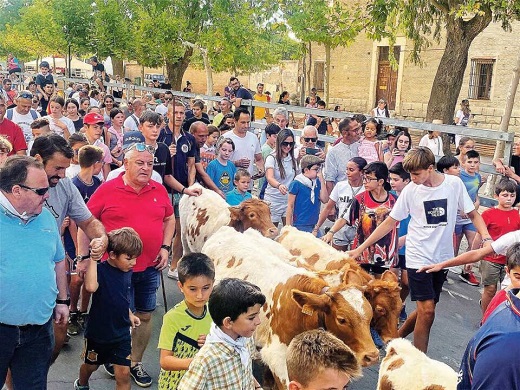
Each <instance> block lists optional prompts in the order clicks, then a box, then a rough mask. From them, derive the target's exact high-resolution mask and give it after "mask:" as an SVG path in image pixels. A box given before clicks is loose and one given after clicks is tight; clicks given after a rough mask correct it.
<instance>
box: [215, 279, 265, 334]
mask: <svg viewBox="0 0 520 390" xmlns="http://www.w3.org/2000/svg"><path fill="white" fill-rule="evenodd" d="M264 303H265V295H264V294H262V292H261V291H260V288H259V287H258V286H255V285H254V284H252V283H249V282H247V281H245V280H241V279H235V278H225V279H222V280H221V281H220V283H219V284H217V285H216V286H215V288H214V289H213V291H212V293H211V295H210V296H209V301H208V306H209V314H210V315H211V318H212V320H213V322H214V323H215V325H217V326H222V325H223V323H224V319H225V318H226V317H229V318H230V319H231V321H235V320H236V319H237V318H238V317H239V316H240V315H241V314H243V313H247V310H248V309H249V308H250V307H253V306H254V305H263V304H264Z"/></svg>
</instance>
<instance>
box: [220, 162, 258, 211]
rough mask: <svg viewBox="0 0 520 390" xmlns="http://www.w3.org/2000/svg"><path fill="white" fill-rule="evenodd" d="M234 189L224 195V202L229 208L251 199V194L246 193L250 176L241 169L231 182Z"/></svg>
mask: <svg viewBox="0 0 520 390" xmlns="http://www.w3.org/2000/svg"><path fill="white" fill-rule="evenodd" d="M233 184H234V185H235V188H234V189H233V190H232V191H230V192H228V193H226V202H227V204H228V205H230V206H238V205H239V204H240V203H242V202H243V201H244V200H247V199H251V198H252V196H251V193H250V192H249V191H248V189H249V185H250V184H251V174H250V173H249V172H248V171H247V170H246V169H243V168H240V169H238V170H237V173H235V178H234V180H233Z"/></svg>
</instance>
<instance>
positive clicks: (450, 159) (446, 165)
mask: <svg viewBox="0 0 520 390" xmlns="http://www.w3.org/2000/svg"><path fill="white" fill-rule="evenodd" d="M459 165H460V161H459V159H458V158H457V157H454V156H442V157H441V158H440V159H439V161H437V170H438V171H439V172H444V170H445V169H450V168H451V167H453V166H455V167H458V166H459Z"/></svg>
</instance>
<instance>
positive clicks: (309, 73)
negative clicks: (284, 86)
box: [307, 42, 312, 96]
mask: <svg viewBox="0 0 520 390" xmlns="http://www.w3.org/2000/svg"><path fill="white" fill-rule="evenodd" d="M307 52H308V53H309V66H308V67H307V96H310V94H311V88H312V87H311V69H312V43H311V42H309V49H308V50H307Z"/></svg>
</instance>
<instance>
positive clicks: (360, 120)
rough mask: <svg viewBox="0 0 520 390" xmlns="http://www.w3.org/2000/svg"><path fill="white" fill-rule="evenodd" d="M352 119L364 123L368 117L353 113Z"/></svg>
mask: <svg viewBox="0 0 520 390" xmlns="http://www.w3.org/2000/svg"><path fill="white" fill-rule="evenodd" d="M352 119H354V120H355V121H356V122H358V123H363V122H364V121H366V120H367V117H366V116H365V115H363V114H354V115H352Z"/></svg>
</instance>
